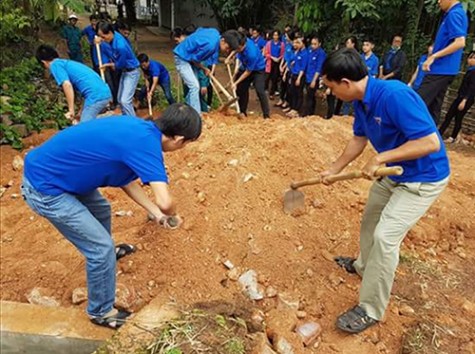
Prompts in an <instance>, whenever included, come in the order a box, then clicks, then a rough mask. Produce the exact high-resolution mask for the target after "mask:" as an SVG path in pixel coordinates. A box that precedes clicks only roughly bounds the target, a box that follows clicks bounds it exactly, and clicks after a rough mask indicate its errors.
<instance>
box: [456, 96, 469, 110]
mask: <svg viewBox="0 0 475 354" xmlns="http://www.w3.org/2000/svg"><path fill="white" fill-rule="evenodd" d="M466 104H467V100H466V99H463V100H462V101H461V102H460V104H459V106H458V107H457V109H458V110H459V111H463V110H464V109H465V105H466Z"/></svg>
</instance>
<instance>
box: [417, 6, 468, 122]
mask: <svg viewBox="0 0 475 354" xmlns="http://www.w3.org/2000/svg"><path fill="white" fill-rule="evenodd" d="M438 3H439V6H440V8H441V10H442V11H443V12H444V16H443V17H442V22H441V23H440V26H439V29H438V31H437V35H436V37H435V41H434V50H433V53H432V55H430V56H429V57H428V58H427V60H426V61H425V63H424V64H423V66H422V70H424V71H426V75H425V76H424V79H423V80H422V84H421V87H419V90H417V92H418V93H419V95H421V97H422V99H423V100H424V102H425V103H426V105H427V107H428V108H429V111H430V113H431V115H432V118H434V121H435V122H436V124H438V123H439V119H440V111H441V109H442V103H443V102H444V97H445V93H446V92H447V89H448V88H449V85H450V84H451V83H452V81H453V80H454V78H455V76H457V74H458V73H459V71H460V65H461V64H462V55H463V49H464V48H465V38H466V36H467V30H468V18H467V13H466V11H465V10H464V9H463V6H462V4H461V3H460V2H459V1H457V0H439V2H438Z"/></svg>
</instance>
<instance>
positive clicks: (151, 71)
mask: <svg viewBox="0 0 475 354" xmlns="http://www.w3.org/2000/svg"><path fill="white" fill-rule="evenodd" d="M149 63H150V66H149V67H148V70H143V69H142V71H143V72H144V74H145V75H147V76H149V77H151V78H154V77H158V82H167V81H170V74H169V73H168V70H167V68H166V67H165V66H164V65H163V64H162V63H160V62H158V61H156V60H150V61H149Z"/></svg>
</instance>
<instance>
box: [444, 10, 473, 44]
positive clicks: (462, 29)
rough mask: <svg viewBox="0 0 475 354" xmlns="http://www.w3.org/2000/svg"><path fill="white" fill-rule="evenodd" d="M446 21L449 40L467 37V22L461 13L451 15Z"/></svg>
mask: <svg viewBox="0 0 475 354" xmlns="http://www.w3.org/2000/svg"><path fill="white" fill-rule="evenodd" d="M446 21H447V23H446V24H447V29H448V32H449V38H450V39H455V38H458V37H466V36H467V29H468V28H467V27H468V22H467V16H466V15H465V14H464V13H462V12H461V11H457V12H454V13H451V14H450V15H449V16H447V20H446Z"/></svg>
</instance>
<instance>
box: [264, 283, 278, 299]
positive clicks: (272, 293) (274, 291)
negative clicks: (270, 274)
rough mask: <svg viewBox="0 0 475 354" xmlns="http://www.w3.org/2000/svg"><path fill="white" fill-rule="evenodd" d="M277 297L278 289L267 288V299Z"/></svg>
mask: <svg viewBox="0 0 475 354" xmlns="http://www.w3.org/2000/svg"><path fill="white" fill-rule="evenodd" d="M276 296H277V289H276V288H274V287H273V286H268V287H267V288H266V297H276Z"/></svg>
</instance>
